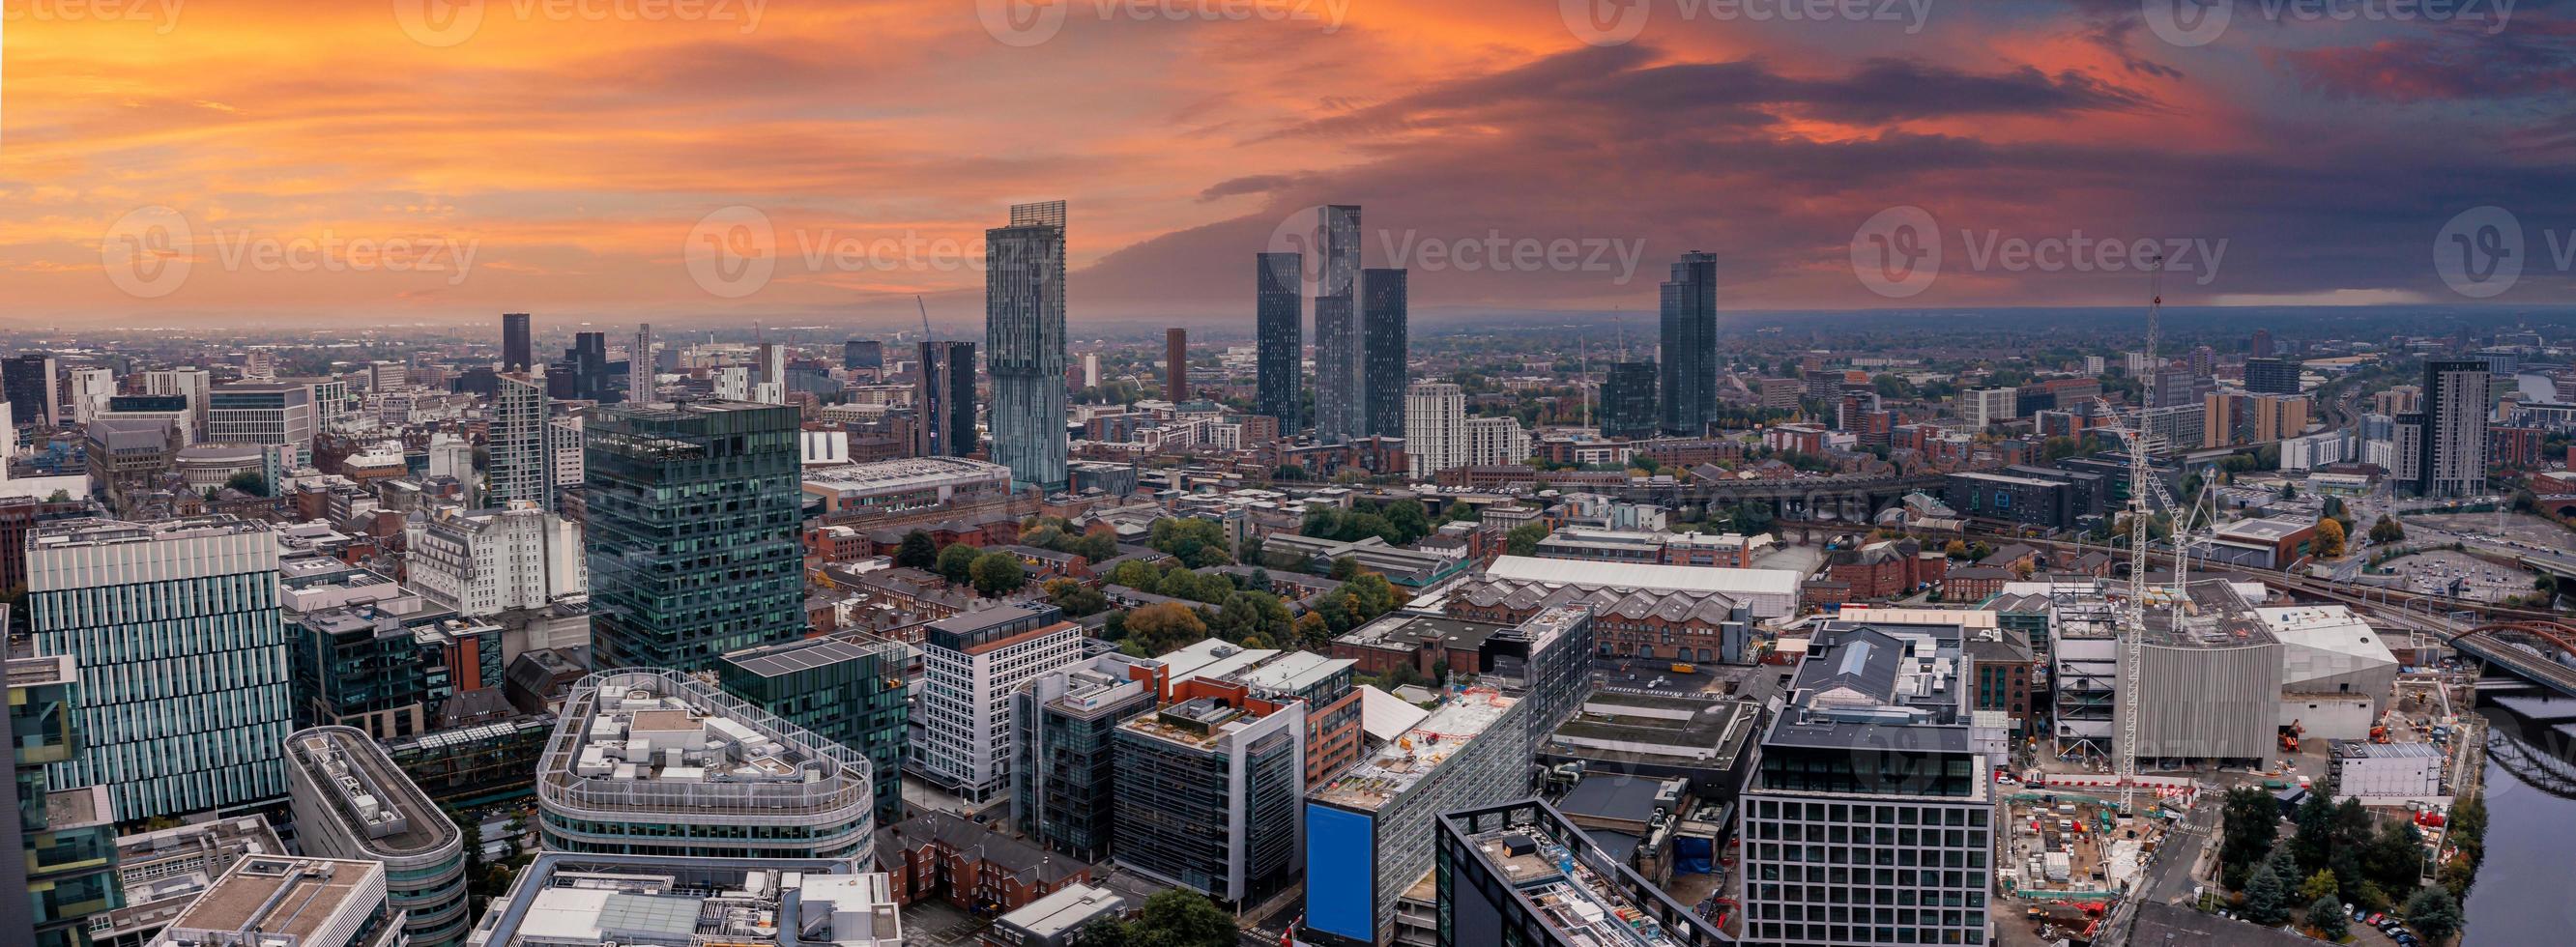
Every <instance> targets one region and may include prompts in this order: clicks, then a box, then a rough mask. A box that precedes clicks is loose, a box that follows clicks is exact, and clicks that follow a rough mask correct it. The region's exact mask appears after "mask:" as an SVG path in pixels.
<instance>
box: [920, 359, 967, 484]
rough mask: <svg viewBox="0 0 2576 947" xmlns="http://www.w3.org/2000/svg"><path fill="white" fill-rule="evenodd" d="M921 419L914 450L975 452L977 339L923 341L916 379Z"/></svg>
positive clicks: (938, 453) (961, 454)
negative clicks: (919, 366) (966, 340)
mask: <svg viewBox="0 0 2576 947" xmlns="http://www.w3.org/2000/svg"><path fill="white" fill-rule="evenodd" d="M912 401H913V404H914V406H915V407H916V408H917V409H918V410H919V411H920V413H921V423H920V424H919V425H918V426H916V427H915V428H914V429H913V435H912V448H913V454H914V455H916V456H920V457H964V456H966V455H968V454H972V453H974V452H975V447H976V443H977V442H976V437H975V343H973V342H924V343H921V377H920V378H919V379H917V380H915V381H914V382H913V399H912Z"/></svg>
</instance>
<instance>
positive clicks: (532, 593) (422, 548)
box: [408, 501, 590, 618]
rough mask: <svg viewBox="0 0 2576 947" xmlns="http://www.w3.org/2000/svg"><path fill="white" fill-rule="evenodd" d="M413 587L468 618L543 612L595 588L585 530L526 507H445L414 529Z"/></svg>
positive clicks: (411, 537) (411, 533)
mask: <svg viewBox="0 0 2576 947" xmlns="http://www.w3.org/2000/svg"><path fill="white" fill-rule="evenodd" d="M408 539H409V542H410V545H411V554H410V565H411V572H410V576H411V579H410V583H409V584H410V585H411V586H412V587H413V588H415V589H418V590H419V591H420V592H421V594H423V595H425V596H428V597H429V599H430V600H432V601H435V602H437V603H439V604H440V605H444V606H447V607H448V608H453V609H455V610H456V612H457V614H459V615H462V616H464V617H467V618H486V617H490V616H493V615H498V614H500V613H502V612H505V611H509V610H511V609H521V608H528V609H534V608H544V607H546V606H547V605H548V604H551V603H552V602H554V601H555V600H556V599H559V598H563V597H565V596H571V595H585V594H588V593H589V591H590V566H589V563H588V561H587V560H586V559H585V558H584V557H583V554H582V542H581V527H579V526H577V525H575V524H573V523H572V522H571V521H568V520H566V519H564V518H563V517H561V516H557V515H555V514H553V513H550V512H547V511H546V510H543V509H540V508H538V507H537V506H536V505H535V504H532V503H527V502H524V501H522V502H518V503H512V504H510V505H509V506H507V507H504V508H501V509H491V510H475V511H471V512H469V511H466V510H464V509H461V508H458V507H452V506H449V507H440V508H439V509H438V510H436V511H434V512H432V513H431V514H430V515H429V516H427V517H425V518H423V519H420V520H416V521H414V522H413V523H412V525H411V527H410V529H409V536H408Z"/></svg>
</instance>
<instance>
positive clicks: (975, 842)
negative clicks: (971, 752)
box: [877, 810, 1092, 917]
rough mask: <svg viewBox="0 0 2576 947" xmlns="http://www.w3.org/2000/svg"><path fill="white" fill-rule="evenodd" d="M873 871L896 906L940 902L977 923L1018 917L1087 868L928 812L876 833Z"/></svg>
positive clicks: (1083, 878) (1079, 879)
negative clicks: (1017, 913) (882, 875)
mask: <svg viewBox="0 0 2576 947" xmlns="http://www.w3.org/2000/svg"><path fill="white" fill-rule="evenodd" d="M877 868H878V870H881V871H883V872H885V873H886V875H887V878H888V880H889V881H890V882H891V883H892V885H893V888H894V901H895V904H896V905H898V906H903V905H910V904H913V903H914V902H918V901H924V900H928V899H931V898H937V899H939V900H942V901H946V902H948V903H949V904H950V905H952V906H954V907H957V908H959V909H961V910H965V911H968V912H972V913H974V914H976V915H979V916H987V917H989V916H992V915H995V914H1004V913H1008V912H1011V911H1015V910H1018V909H1019V908H1021V907H1022V906H1025V905H1027V904H1028V903H1029V902H1031V901H1035V900H1037V899H1039V898H1043V897H1046V896H1047V895H1050V894H1053V893H1055V892H1056V891H1057V889H1060V888H1063V887H1064V886H1066V885H1071V884H1090V883H1091V873H1092V866H1090V865H1087V864H1084V863H1082V862H1080V861H1076V860H1074V859H1071V858H1065V857H1063V856H1060V855H1057V854H1055V853H1053V852H1049V851H1047V850H1045V849H1042V848H1039V847H1038V846H1036V845H1032V844H1030V843H1028V842H1024V841H1021V840H1019V839H1016V838H1012V837H1010V836H1007V835H1002V834H999V833H996V832H994V831H993V830H991V829H987V828H985V827H983V826H981V825H977V824H975V823H973V822H969V821H967V820H965V819H963V818H960V817H958V816H954V815H950V814H948V813H945V812H940V811H937V810H932V811H930V812H927V813H925V814H923V815H919V816H915V817H913V818H911V819H908V820H905V821H903V822H899V823H896V824H894V825H891V826H888V827H886V828H882V829H878V830H877Z"/></svg>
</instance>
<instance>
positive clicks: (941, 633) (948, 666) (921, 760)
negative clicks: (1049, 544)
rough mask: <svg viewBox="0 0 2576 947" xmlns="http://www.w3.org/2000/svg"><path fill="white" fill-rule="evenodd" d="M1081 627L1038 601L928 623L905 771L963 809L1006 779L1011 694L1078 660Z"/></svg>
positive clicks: (994, 794)
mask: <svg viewBox="0 0 2576 947" xmlns="http://www.w3.org/2000/svg"><path fill="white" fill-rule="evenodd" d="M1083 641H1084V635H1083V633H1082V626H1080V625H1076V624H1074V623H1072V622H1069V621H1066V620H1064V612H1063V610H1061V609H1058V608H1056V607H1055V606H1053V605H1047V604H1043V603H1037V602H1029V603H1022V604H1018V605H1004V606H1001V607H998V608H988V609H984V610H982V611H976V612H968V613H966V614H963V615H958V616H955V617H953V618H943V619H940V620H939V621H935V622H931V623H930V626H929V629H928V630H927V631H926V632H925V633H924V634H923V636H922V642H921V659H922V688H921V695H920V708H921V720H922V728H923V729H922V736H921V739H920V740H918V741H917V742H915V743H914V745H913V748H912V750H913V752H912V761H911V762H912V766H913V767H914V768H915V769H916V770H917V771H918V772H920V773H921V775H922V778H924V779H926V780H929V781H930V782H932V783H935V784H938V785H939V786H941V787H942V788H945V789H947V790H949V791H951V792H954V793H956V794H957V795H958V796H959V797H960V798H961V799H963V800H964V801H965V802H967V803H968V804H969V805H981V804H983V803H987V802H991V801H994V800H995V799H996V798H998V797H1000V796H1001V795H1002V794H1003V793H1004V792H1005V791H1006V790H1007V789H1008V788H1009V787H1010V780H1011V752H1010V749H1011V733H1012V727H1011V720H1012V716H1011V713H1012V706H1011V699H1010V697H1011V694H1012V693H1013V692H1015V691H1017V690H1019V689H1020V686H1021V685H1023V684H1026V683H1028V682H1029V681H1031V680H1034V679H1036V678H1037V677H1039V676H1041V675H1044V674H1047V673H1049V672H1052V671H1056V670H1059V669H1062V668H1065V667H1067V666H1070V665H1072V664H1074V663H1075V662H1078V661H1080V660H1082V658H1083V654H1084V648H1083Z"/></svg>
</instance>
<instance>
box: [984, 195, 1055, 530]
mask: <svg viewBox="0 0 2576 947" xmlns="http://www.w3.org/2000/svg"><path fill="white" fill-rule="evenodd" d="M1064 230H1065V213H1064V202H1063V201H1048V202H1046V203H1043V204H1014V205H1011V225H1010V226H1007V227H995V228H993V229H991V230H987V231H984V263H985V266H984V346H985V359H986V361H985V366H984V367H985V371H986V372H988V373H989V374H991V375H992V377H993V410H992V421H993V462H994V463H997V464H1001V465H1002V466H1005V467H1009V468H1011V482H1012V483H1013V484H1014V485H1019V486H1035V487H1037V488H1038V489H1040V490H1043V491H1046V492H1049V493H1053V492H1055V491H1058V490H1062V489H1064V486H1065V455H1066V453H1067V451H1068V448H1069V447H1070V446H1071V445H1070V443H1069V439H1068V437H1067V435H1066V433H1065V403H1064V402H1065V398H1064V363H1065V354H1064Z"/></svg>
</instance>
